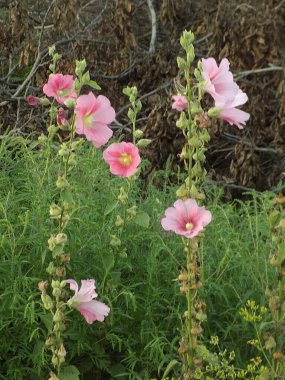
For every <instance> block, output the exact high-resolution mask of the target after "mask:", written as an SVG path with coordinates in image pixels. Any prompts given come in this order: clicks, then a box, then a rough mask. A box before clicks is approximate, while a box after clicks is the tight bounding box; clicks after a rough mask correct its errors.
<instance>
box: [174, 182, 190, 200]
mask: <svg viewBox="0 0 285 380" xmlns="http://www.w3.org/2000/svg"><path fill="white" fill-rule="evenodd" d="M176 196H177V197H178V198H186V197H187V196H188V192H187V188H186V186H185V184H184V183H183V185H182V186H180V187H179V189H178V190H177V191H176Z"/></svg>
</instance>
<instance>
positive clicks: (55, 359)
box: [51, 354, 60, 367]
mask: <svg viewBox="0 0 285 380" xmlns="http://www.w3.org/2000/svg"><path fill="white" fill-rule="evenodd" d="M51 362H52V365H53V366H54V367H58V366H59V365H60V360H59V358H58V357H57V355H56V354H53V355H52V358H51Z"/></svg>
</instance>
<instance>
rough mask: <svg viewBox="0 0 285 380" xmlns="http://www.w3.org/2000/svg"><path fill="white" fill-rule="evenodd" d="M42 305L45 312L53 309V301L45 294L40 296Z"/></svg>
mask: <svg viewBox="0 0 285 380" xmlns="http://www.w3.org/2000/svg"><path fill="white" fill-rule="evenodd" d="M41 299H42V303H43V305H44V308H45V309H46V310H51V309H52V308H53V301H52V299H51V298H50V296H48V295H47V294H42V295H41Z"/></svg>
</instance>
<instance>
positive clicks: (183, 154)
mask: <svg viewBox="0 0 285 380" xmlns="http://www.w3.org/2000/svg"><path fill="white" fill-rule="evenodd" d="M179 156H180V158H181V160H186V159H187V158H188V149H187V146H186V145H184V147H183V148H182V151H181V153H180V154H179Z"/></svg>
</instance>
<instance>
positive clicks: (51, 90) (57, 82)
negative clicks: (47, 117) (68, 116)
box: [43, 74, 77, 104]
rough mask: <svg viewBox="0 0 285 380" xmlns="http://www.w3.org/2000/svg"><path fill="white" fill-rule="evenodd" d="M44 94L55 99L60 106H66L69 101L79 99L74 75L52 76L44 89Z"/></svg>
mask: <svg viewBox="0 0 285 380" xmlns="http://www.w3.org/2000/svg"><path fill="white" fill-rule="evenodd" d="M43 92H44V93H45V94H46V96H48V97H52V98H55V100H56V101H57V102H58V103H59V104H64V102H65V101H66V100H67V99H76V97H77V95H76V92H75V90H74V78H73V76H72V75H62V74H52V75H50V77H49V78H48V81H47V83H46V84H45V85H44V87H43Z"/></svg>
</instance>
